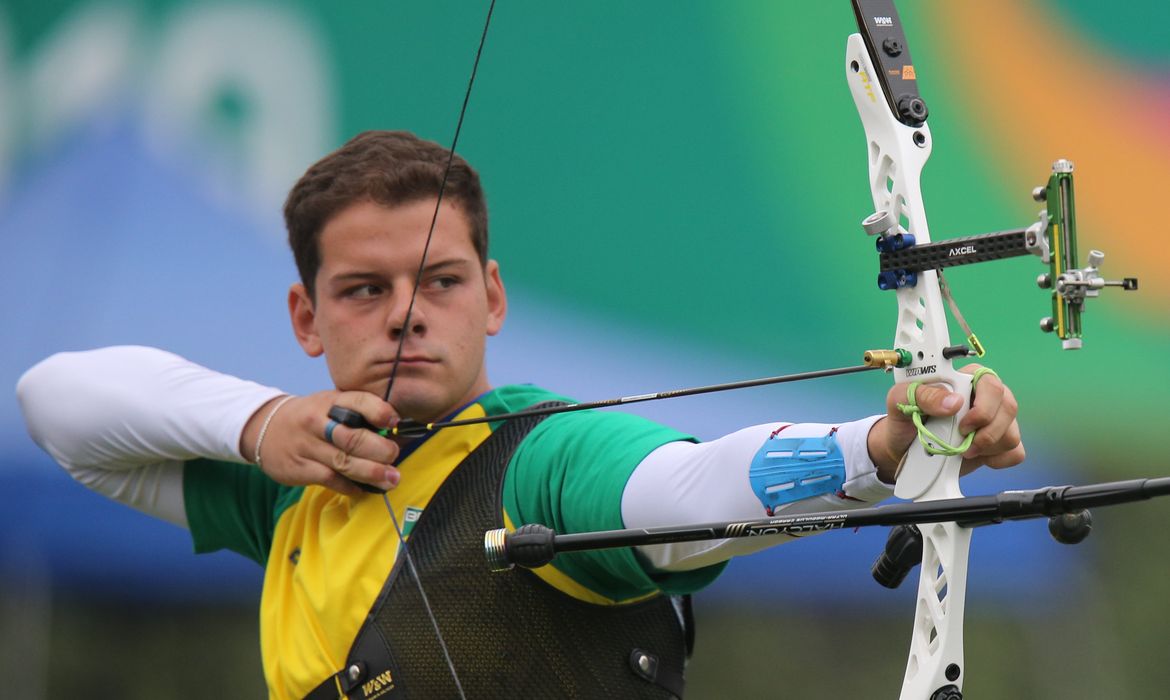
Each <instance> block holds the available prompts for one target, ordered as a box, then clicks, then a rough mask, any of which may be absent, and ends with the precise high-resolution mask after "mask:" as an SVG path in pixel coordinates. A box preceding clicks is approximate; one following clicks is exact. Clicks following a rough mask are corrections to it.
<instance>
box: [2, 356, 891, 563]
mask: <svg viewBox="0 0 1170 700" xmlns="http://www.w3.org/2000/svg"><path fill="white" fill-rule="evenodd" d="M282 393H284V392H282V391H280V390H279V389H276V388H272V387H267V386H263V385H260V384H257V383H255V382H250V381H246V380H243V379H239V378H236V377H232V376H229V375H226V374H222V373H219V372H215V371H212V370H210V369H207V368H205V367H202V366H200V365H197V364H194V363H192V362H190V361H188V360H185V359H183V358H182V357H179V356H178V355H174V354H172V353H169V352H165V351H163V350H158V349H155V348H146V347H139V346H119V347H110V348H103V349H99V350H91V351H86V352H73V353H59V354H57V355H53V356H52V357H50V358H48V359H46V360H44V361H42V362H41V363H39V364H37V365H36V366H34V367H33V368H32V369H30V370H29V371H28V372H26V373H25V374H24V376H22V377H21V379H20V381H19V382H18V384H17V397H18V399H19V402H20V406H21V409H22V411H23V412H24V416H25V420H26V422H27V424H28V429H29V433H30V434H31V435H32V437H33V440H35V441H36V442H37V444H38V445H40V446H41V447H42V448H43V449H44V450H45V451H46V452H48V453H49V454H50V455H51V456H52V457H53V459H55V460H56V461H57V462H58V463H59V464H61V466H62V467H64V468H65V469H66V471H68V472H69V474H70V475H72V476H73V478H74V479H76V480H77V481H79V482H80V483H82V484H84V485H85V486H87V487H88V488H90V489H92V490H94V491H97V492H98V493H101V494H103V495H105V496H108V497H110V498H112V499H114V500H116V501H119V502H121V503H124V504H126V505H129V506H131V507H134V508H136V509H138V510H140V511H143V512H145V513H147V514H150V515H153V516H156V517H158V518H161V519H163V520H166V521H168V522H171V523H174V524H176V525H179V526H182V527H186V526H187V517H186V511H185V508H184V505H183V476H182V470H183V463H184V462H185V461H188V460H191V459H195V458H198V457H204V458H208V459H216V460H224V461H235V462H243V461H245V460H244V459H243V457H242V456H241V455H240V451H239V448H240V435H241V432H242V431H243V429H244V425H245V424H246V423H247V421H248V419H249V418H250V417H251V416H252V414H254V413H255V412H256V410H257V409H258V408H260V407H261V406H263V405H264V404H265V403H266V402H268V401H269V400H271V399H272V398H274V397H276V396H279V395H280V394H282ZM875 420H877V417H876V416H875V417H872V418H868V419H865V420H862V421H857V422H853V423H845V424H842V425H841V426H840V428H839V430H838V432H837V440H838V444H839V445H840V446H841V449H842V452H843V455H844V458H845V466H846V483H845V489H844V491H845V493H846V494H847V495H848V496H850V497H851V498H855V499H860V501H866V502H872V501H876V500H880V499H882V498H885V497H887V496H889V495H890V493H891V488H890V487H888V486H886V485H885V484H882V483H881V482H879V481H878V480H877V477H876V473H875V471H874V466H873V464H872V463H871V462H870V460H869V455H868V451H867V449H866V437H867V435H868V433H869V429H870V427H871V426H872V425H873V422H874V421H875ZM783 425H785V424H784V423H774V424H767V425H758V426H753V427H750V428H745V429H743V430H740V431H737V432H735V433H732V434H730V435H727V436H725V437H723V438H720V439H718V440H713V441H711V442H707V443H701V444H693V443H689V442H673V443H668V444H666V445H663V446H662V447H660V448H658V449H657V450H655V451H654V452H652V453H651V454H650V455H649V456H647V457H646V459H644V460H643V461H642V462H641V463H640V464H639V465H638V467H637V468H636V469H635V470H634V473H633V475H632V476H631V478H630V480H629V481H628V483H627V485H626V488H625V491H624V493H623V497H622V505H621V507H622V516H623V518H624V520H625V523H626V525H627V526H628V527H654V526H661V525H677V524H680V523H684V522H691V523H694V522H715V521H720V520H736V519H754V518H760V517H764V512H763V506H762V505H761V503H760V501H759V500H758V499H757V498H756V496H755V494H754V493H753V491H752V489H751V485H750V482H749V479H748V469H749V467H750V465H751V461H752V457H753V456H754V455H755V453H756V451H757V450H759V448H760V446H761V445H762V444H763V443H764V441H765V440H767V438H768V436H769V435H771V433H772V432H773V431H774V430H776V429H777V428H779V427H781V426H783ZM830 428H831V426H828V425H822V424H811V423H810V424H796V425H791V426H790V427H788V428H787V429H786V430H785V432H784V435H785V437H802V436H818V437H819V436H824V435H826V434H828V432H829V429H830ZM857 505H865V503H861V502H859V501H851V500H847V499H841V498H840V497H838V496H835V495H831V494H829V495H825V496H821V497H816V498H812V499H806V500H804V501H799V502H797V503H793V504H789V505H788V506H786V507H785V511H786V512H812V511H822V510H837V509H842V508H849V507H855V506H857ZM788 539H790V538H786V537H781V538H775V537H767V538H750V539H740V540H719V541H713V542H691V543H685V544H677V545H656V546H653V547H641V548H639V552H640V554H641V555H642V556H643V557H645V558H646V560H647V561H649V562H650V563H651V564H652V565H653V566H654V567H655V568H657V569H659V570H663V571H684V570H689V569H695V568H699V567H702V566H707V565H709V564H712V563H716V562H719V561H724V560H726V559H729V558H730V557H732V556H737V555H740V554H746V553H749V552H753V551H758V550H759V549H762V548H764V547H767V546H771V545H774V544H778V543H780V542H782V541H787V540H788Z"/></svg>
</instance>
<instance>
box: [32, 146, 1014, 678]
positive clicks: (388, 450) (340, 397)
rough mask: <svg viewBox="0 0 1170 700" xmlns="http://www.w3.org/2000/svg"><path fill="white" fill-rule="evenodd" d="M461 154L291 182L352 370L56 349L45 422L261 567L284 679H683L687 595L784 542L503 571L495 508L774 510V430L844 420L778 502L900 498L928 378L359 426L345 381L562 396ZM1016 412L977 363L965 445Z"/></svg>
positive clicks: (336, 160)
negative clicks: (495, 353)
mask: <svg viewBox="0 0 1170 700" xmlns="http://www.w3.org/2000/svg"><path fill="white" fill-rule="evenodd" d="M447 159H448V153H447V151H446V150H445V149H443V148H442V147H440V146H438V145H437V144H433V143H430V142H426V141H422V140H420V139H417V138H416V137H414V136H412V135H410V134H406V133H401V132H368V133H365V134H361V135H359V136H358V137H356V138H354V139H353V140H351V141H350V142H349V143H347V144H346V145H345V146H343V147H342V148H341V149H339V150H338V151H336V152H335V153H333V154H331V155H329V156H327V157H326V158H324V159H323V160H322V161H320V162H319V163H317V164H315V165H313V166H312V167H311V168H310V169H309V170H308V171H307V172H306V173H305V175H304V176H303V177H302V178H301V180H300V181H299V182H298V183H297V184H296V185H295V186H294V188H293V189H292V191H291V193H290V194H289V198H288V202H287V203H286V206H285V218H286V223H287V225H288V230H289V241H290V245H291V247H292V249H293V252H294V256H295V258H296V262H297V267H298V270H299V273H300V278H301V281H300V283H298V284H294V285H293V286H292V288H291V289H290V290H289V294H288V303H289V313H290V316H291V319H292V324H293V329H294V332H295V334H296V337H297V341H298V342H299V343H300V345H301V347H302V348H303V349H304V351H305V352H306V353H307V354H309V355H310V356H314V357H315V356H321V355H324V357H325V360H326V362H327V364H328V367H329V372H330V376H331V378H332V380H333V383H334V386H335V390H330V391H322V392H319V393H316V394H312V395H309V396H298V397H291V396H287V395H285V394H284V393H283V392H281V391H280V390H278V389H273V388H268V387H263V386H260V385H257V384H253V383H251V382H247V381H243V380H240V379H236V378H233V377H228V376H225V375H221V374H218V373H215V372H212V371H210V370H207V369H204V368H202V367H198V366H195V365H192V364H191V363H188V362H186V361H185V360H182V359H181V358H178V357H176V356H174V355H171V354H168V353H165V352H162V351H159V350H153V349H148V348H131V347H122V348H107V349H104V350H97V351H92V352H88V353H69V354H61V355H56V356H54V357H51V358H49V359H48V360H45V361H44V362H42V363H40V364H38V365H37V366H36V367H34V368H32V369H31V370H29V371H28V372H27V373H26V374H25V376H24V377H23V378H22V379H21V381H20V384H19V386H18V394H19V398H20V401H21V406H22V409H23V411H24V413H25V416H26V420H27V421H28V424H29V430H30V433H31V434H32V435H33V437H34V439H36V440H37V442H38V443H39V444H40V445H41V446H42V447H43V448H44V449H45V450H46V451H48V452H49V453H50V454H51V455H52V456H53V457H54V458H55V459H56V460H57V461H58V462H60V463H61V464H62V465H63V466H64V467H65V468H66V469H67V470H68V471H69V472H70V473H71V474H72V475H73V476H74V477H75V478H76V479H77V480H78V481H80V482H82V483H83V484H85V485H86V486H88V487H90V488H92V489H94V490H96V491H98V492H100V493H104V494H106V495H108V496H110V497H112V498H115V499H117V500H120V501H122V502H124V503H126V504H128V505H131V506H133V507H136V508H139V509H141V510H144V511H146V512H148V513H151V514H153V515H156V516H158V517H160V518H164V519H166V520H168V521H171V522H174V523H176V524H178V525H180V526H183V527H187V528H189V529H190V531H191V534H192V538H193V540H194V542H195V547H196V549H197V551H200V552H204V551H212V550H216V549H221V548H228V549H232V550H235V551H237V552H240V553H242V554H244V555H245V556H248V557H251V558H252V559H254V560H256V561H257V562H259V563H261V564H262V565H264V566H265V567H266V572H265V583H264V591H263V597H262V601H261V642H262V653H263V657H264V672H265V677H266V679H267V682H268V686H269V690H270V694H271V695H272V696H273V697H280V698H283V697H306V696H308V697H314V698H318V697H330V698H336V697H339V696H350V697H372V696H374V695H385V696H387V697H396V695H395V693H398V694H399V695H401V696H406V695H409V696H411V697H416V698H417V697H424V698H431V697H457V696H459V695H464V694H465V695H466V696H468V697H502V696H507V697H570V696H574V697H578V696H579V697H594V696H596V697H671V696H672V695H678V694H681V692H682V684H683V666H684V663H685V656H686V654H687V648H686V647H687V644H686V631H685V630H684V628H683V624H682V623H681V621H680V615H679V614H678V611H679V607H678V606H677V605H676V604H675V601H674V599H672V598H671V596H674V595H680V594H686V593H690V592H692V591H695V590H698V589H700V588H702V587H703V586H705V585H706V584H708V583H710V582H711V581H712V580H713V579H714V578H715V577H716V576H718V574H719V572H720V571H721V570H722V566H723V565H724V563H725V562H726V561H727V560H728V559H729V558H730V557H732V556H736V555H739V554H745V553H748V552H751V551H755V550H758V549H760V548H762V547H764V546H770V545H773V544H778V543H780V542H782V541H786V538H758V539H757V538H753V539H744V540H726V541H713V542H697V543H687V544H682V545H661V546H655V547H642V548H638V549H637V550H636V551H634V550H628V549H625V550H608V551H601V552H583V553H576V554H572V555H562V556H561V557H558V559H557V560H556V561H555V562H554V563H553V564H551V565H549V566H546V567H543V568H541V569H539V570H537V571H535V572H527V571H512V572H508V573H506V574H491V573H489V572H487V570H486V567H485V565H484V563H483V558H482V538H483V533H484V531H485V530H487V529H490V528H494V527H497V526H498V525H499V524H501V523H503V524H506V525H507V526H509V527H518V526H520V525H522V524H526V523H543V524H545V525H548V526H551V527H553V528H554V529H556V530H557V531H559V532H573V531H586V530H599V529H612V528H620V527H651V526H656V525H669V524H678V523H679V522H681V521H690V522H704V521H717V520H729V519H738V518H755V517H761V516H763V514H764V511H765V504H764V503H762V502H761V500H760V498H758V497H757V495H756V493H755V492H754V490H753V488H752V486H751V484H750V483H749V468H750V466H751V463H752V461H753V458H755V457H756V456H757V455H758V454H760V453H761V452H762V451H764V450H766V449H767V448H766V446H767V445H768V444H769V440H771V439H774V438H775V437H776V436H777V435H781V436H783V437H813V438H818V439H822V440H824V441H825V444H826V445H831V446H832V449H833V450H834V453H835V454H839V455H840V460H839V461H838V464H837V467H836V468H837V469H838V470H839V479H838V480H837V481H835V482H834V483H835V484H837V486H835V487H834V488H833V489H831V490H826V491H824V492H823V493H819V494H816V495H813V496H811V497H809V498H806V499H804V500H800V501H795V502H792V503H787V504H784V505H782V506H781V507H782V508H785V509H787V510H788V511H789V512H792V511H806V512H807V511H824V510H829V509H835V508H850V507H856V506H858V505H865V504H868V503H871V502H873V501H876V500H880V499H881V498H884V497H886V496H887V495H889V493H890V487H889V486H888V484H890V483H892V482H893V480H894V479H893V476H894V471H895V469H896V466H897V464H898V461H899V459H900V458H901V455H902V454H903V453H904V452H905V450H906V449H907V447H908V446H909V445H910V443H911V441H912V440H913V439H914V438H915V436H916V432H915V429H914V427H913V425H912V424H911V423H910V421H909V420H908V419H907V418H906V417H904V416H903V415H902V414H901V413H900V412H898V411H897V410H895V409H894V403H895V402H898V401H902V400H903V399H904V397H905V392H906V387H904V386H901V387H894V388H893V389H892V390H891V391H890V392H889V394H888V395H887V399H886V403H887V411H888V413H887V415H884V416H874V417H871V418H867V419H864V420H861V421H855V422H847V423H842V424H840V425H837V426H829V425H821V424H789V423H781V422H777V423H772V424H767V425H760V426H753V427H750V428H745V429H743V430H741V431H738V432H735V433H733V434H731V435H728V436H726V437H724V438H721V439H719V440H715V441H712V442H709V443H704V444H698V443H696V442H695V441H694V440H693V439H692V438H691V437H689V436H687V435H683V434H680V433H678V432H676V431H673V430H670V429H668V428H665V427H662V426H659V425H656V424H653V423H651V422H649V421H646V420H643V419H641V418H637V417H634V416H630V415H626V414H622V413H616V412H592V411H590V412H581V413H566V414H560V415H556V416H552V417H548V418H546V419H544V420H539V419H527V420H523V421H514V422H498V423H481V424H477V425H470V426H465V427H460V428H450V429H445V430H439V431H436V432H433V433H432V434H430V435H428V436H427V437H426V438H423V439H419V440H415V441H401V442H396V441H394V440H390V439H387V438H384V437H381V436H379V435H378V434H376V433H374V432H372V431H369V430H362V429H355V428H350V427H346V426H344V425H339V424H337V423H335V422H333V421H331V420H330V419H329V418H328V411H329V409H330V407H332V406H335V405H336V406H342V407H345V408H348V409H351V410H353V411H357V412H358V413H360V414H362V415H363V416H364V417H365V418H366V420H368V421H369V422H370V423H372V424H374V425H377V426H389V425H393V424H395V422H396V421H397V420H398V419H399V418H400V417H402V418H412V419H415V420H419V421H435V420H440V419H444V418H469V417H480V416H491V415H499V414H502V413H507V412H511V411H515V410H519V409H522V408H525V407H528V406H532V405H534V404H539V403H544V402H549V401H558V400H565V399H563V398H562V397H559V396H557V395H555V394H553V393H551V392H549V391H546V390H544V389H540V388H537V387H533V386H528V385H524V386H503V387H497V388H492V385H491V383H490V381H489V379H488V376H487V370H486V367H485V366H484V344H485V339H486V337H487V336H489V335H494V334H496V333H498V332H499V331H500V329H501V326H502V324H503V322H504V317H505V315H506V311H507V297H506V294H505V291H504V285H503V282H502V280H501V278H500V271H499V266H498V265H497V263H496V262H495V261H493V260H490V259H489V258H488V257H487V248H488V246H487V211H486V205H485V203H484V198H483V193H482V191H481V188H480V185H479V180H478V176H477V175H476V173H475V171H474V170H472V169H471V168H470V166H468V165H467V163H466V162H464V161H463V160H462V159H460V158H458V157H456V158H455V159H454V161H453V166H452V168H451V172H450V174H449V177H448V179H447V184H446V186H445V187H444V188H443V190H442V193H443V194H442V203H441V204H437V202H438V194H439V191H440V183H441V182H442V181H443V177H444V169H445V166H446V163H447ZM436 206H437V208H438V213H437V218H435V224H434V233H433V236H432V237H431V240H430V241H429V248H428V247H427V246H428V240H427V239H428V232H429V231H430V229H431V224H432V218H433V217H435V216H436ZM424 249H426V252H425V264H422V261H423V258H424ZM420 264H421V271H420ZM400 346H401V348H400ZM396 358H397V359H396ZM395 365H397V366H396V367H395ZM392 375H393V376H394V380H393V388H392V392H391V396H390V401H389V403H387V402H385V401H383V400H382V398H381V397H382V395H383V394H384V392H385V391H386V386H387V381H388V378H389V377H390V376H392ZM917 399H918V403H919V405H920V406H921V407H922V408H923V410H924V411H925V412H926V413H927V414H930V415H940V416H945V415H953V414H954V413H956V412H957V411H958V410H959V407H960V404H961V397H960V396H958V395H957V394H952V393H950V392H948V391H946V390H944V389H942V388H939V387H930V386H923V387H920V388H919V391H918V394H917ZM97 407H100V410H96V408H97ZM1015 415H1016V406H1015V401H1014V399H1013V397H1012V395H1011V392H1010V391H1009V390H1008V389H1006V388H1005V387H1004V386H1003V385H1002V384H1001V383H999V381H998V380H997V379H995V378H994V377H988V378H985V379H984V380H983V381H982V382H980V384H979V389H978V392H977V394H976V398H975V403H974V407H973V408H972V409H971V410H970V411H969V412H968V413H967V415H966V416H965V418H964V419H963V421H962V424H961V426H960V429H961V431H962V432H963V433H964V434H966V433H969V432H971V431H977V437H976V438H975V440H974V443H973V445H972V447H971V449H970V450H969V451H968V452H967V453H966V454H965V457H966V458H967V467H968V468H975V467H976V466H978V465H979V464H988V465H991V466H993V467H1007V466H1011V465H1014V464H1017V463H1019V462H1020V461H1021V460H1022V459H1023V456H1024V451H1023V446H1022V444H1021V443H1020V436H1019V429H1018V426H1017V424H1016V420H1015ZM359 483H360V484H365V485H369V486H373V487H376V488H377V489H381V490H386V496H385V499H383V496H382V495H379V494H376V493H368V492H366V491H364V490H362V489H361V488H359V486H358V484H359ZM388 508H389V511H390V512H388V511H387V509H388ZM397 529H401V531H402V534H403V536H404V537H405V541H406V545H407V547H408V548H409V553H410V556H409V557H407V556H406V555H405V554H404V551H403V547H402V546H401V541H400V539H399V535H398V533H397Z"/></svg>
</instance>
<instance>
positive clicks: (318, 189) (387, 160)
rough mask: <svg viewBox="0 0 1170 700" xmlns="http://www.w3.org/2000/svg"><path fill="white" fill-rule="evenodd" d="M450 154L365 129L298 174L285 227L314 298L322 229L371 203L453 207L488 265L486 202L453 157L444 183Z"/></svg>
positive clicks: (400, 135)
mask: <svg viewBox="0 0 1170 700" xmlns="http://www.w3.org/2000/svg"><path fill="white" fill-rule="evenodd" d="M449 158H451V152H450V151H449V150H448V149H446V148H444V147H443V146H440V145H439V144H437V143H434V142H433V141H425V140H423V139H420V138H419V137H417V136H415V135H414V134H411V133H409V132H406V131H366V132H363V133H361V134H358V135H357V136H355V137H353V138H352V139H350V140H349V141H348V142H347V143H346V144H345V145H344V146H342V147H341V148H339V149H337V150H336V151H334V152H333V153H330V154H329V155H327V156H325V157H324V158H322V159H321V160H319V161H317V162H316V163H314V164H313V165H311V166H309V169H308V170H306V171H305V174H304V175H302V176H301V179H300V180H298V181H297V184H295V185H293V188H292V190H291V191H289V193H288V199H287V200H286V201H285V203H284V223H285V226H286V227H287V228H288V244H289V247H290V248H292V253H293V258H294V259H295V260H296V264H297V271H298V272H299V273H300V275H301V283H302V284H304V285H305V289H307V290H308V292H309V296H310V297H314V296H315V293H316V290H315V289H314V283H315V281H316V278H317V270H318V269H319V268H320V267H321V249H320V238H321V229H323V228H324V227H325V224H326V223H328V222H329V220H330V219H331V218H333V217H334V216H335V215H337V213H338V212H340V211H341V210H343V209H345V208H346V207H348V206H350V205H351V204H354V203H356V202H361V201H373V202H376V203H378V204H381V205H383V206H387V207H393V206H398V205H400V204H407V203H410V202H415V201H418V200H420V199H426V198H428V197H434V196H437V195H438V194H439V189H440V187H442V190H443V199H444V200H446V201H453V202H455V203H457V204H458V205H459V206H460V208H461V209H462V210H463V214H464V215H465V216H466V217H467V221H468V224H470V226H471V243H472V245H473V246H474V247H475V252H476V253H477V254H478V255H479V260H480V262H481V263H484V264H486V263H487V248H488V226H487V223H488V222H487V219H488V217H487V202H486V201H485V200H484V195H483V188H482V187H481V186H480V184H479V175H478V174H477V173H476V172H475V169H474V168H472V167H471V166H470V165H468V163H467V161H465V160H463V158H461V157H459V156H458V155H455V156H454V157H453V158H451V171H450V173H449V174H448V175H447V184H446V185H445V186H444V185H443V173H444V172H445V171H446V169H447V161H448V159H449Z"/></svg>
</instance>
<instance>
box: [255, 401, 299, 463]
mask: <svg viewBox="0 0 1170 700" xmlns="http://www.w3.org/2000/svg"><path fill="white" fill-rule="evenodd" d="M294 398H296V397H295V396H292V395H289V396H286V397H284V398H283V399H281V400H280V401H277V402H276V405H275V406H273V407H272V410H271V411H269V412H268V417H267V418H265V419H264V424H263V425H261V426H260V434H259V435H258V436H256V466H257V467H260V466H261V464H260V446H261V445H263V444H264V434H265V433H267V432H268V425H269V424H270V423H271V422H272V418H273V417H274V416H275V415H276V412H277V411H279V410H280V407H281V406H283V405H285V404H286V403H288V402H289V401H292V400H293V399H294Z"/></svg>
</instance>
